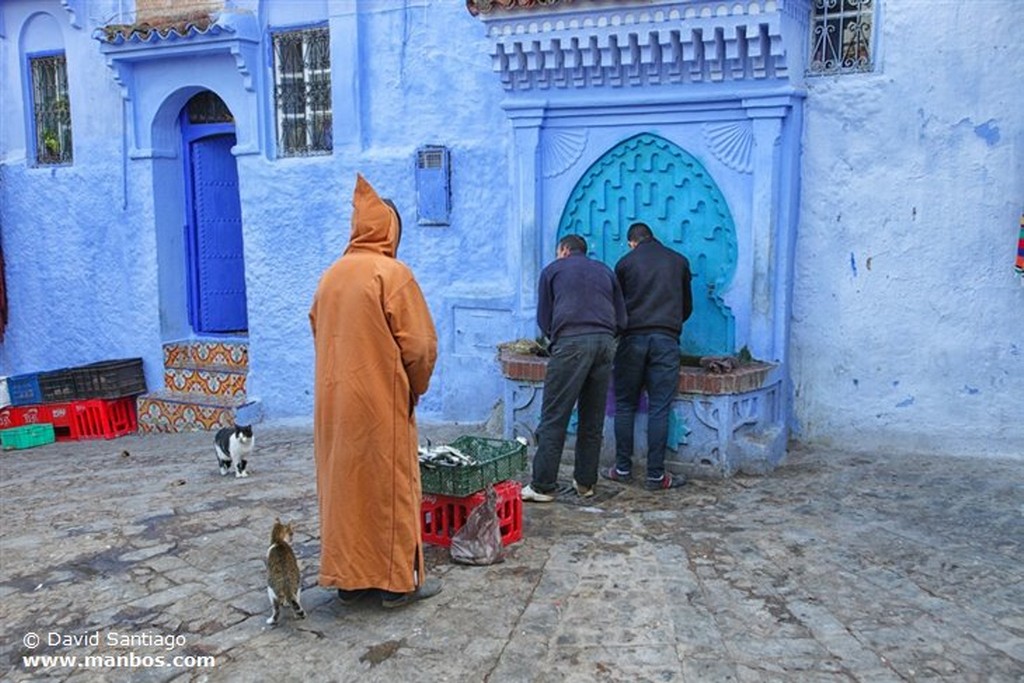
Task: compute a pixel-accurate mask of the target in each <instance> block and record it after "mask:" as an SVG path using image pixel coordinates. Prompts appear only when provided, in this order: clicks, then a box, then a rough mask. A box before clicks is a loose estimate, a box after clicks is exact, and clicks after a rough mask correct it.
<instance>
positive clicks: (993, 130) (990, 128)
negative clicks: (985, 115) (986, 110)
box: [974, 119, 999, 147]
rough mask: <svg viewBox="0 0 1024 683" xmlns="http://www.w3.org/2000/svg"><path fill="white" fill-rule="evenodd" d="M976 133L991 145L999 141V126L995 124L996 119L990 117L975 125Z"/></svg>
mask: <svg viewBox="0 0 1024 683" xmlns="http://www.w3.org/2000/svg"><path fill="white" fill-rule="evenodd" d="M974 134H975V135H977V136H978V137H979V138H981V139H982V140H984V141H985V144H987V145H988V146H989V147H992V146H993V145H995V144H996V143H997V142H999V126H997V125H995V119H989V120H988V121H986V122H985V123H983V124H981V125H980V126H975V127H974Z"/></svg>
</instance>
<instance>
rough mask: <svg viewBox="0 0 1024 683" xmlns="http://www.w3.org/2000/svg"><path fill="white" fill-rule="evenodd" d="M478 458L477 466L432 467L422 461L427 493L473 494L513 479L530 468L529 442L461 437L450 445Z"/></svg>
mask: <svg viewBox="0 0 1024 683" xmlns="http://www.w3.org/2000/svg"><path fill="white" fill-rule="evenodd" d="M448 445H449V446H451V447H452V448H457V449H459V450H460V451H462V452H463V453H465V454H466V455H468V456H470V457H472V458H473V459H474V460H476V462H477V464H476V465H461V466H458V467H444V466H434V467H428V466H425V465H424V464H423V463H420V480H421V481H422V487H423V492H424V493H433V494H437V495H442V496H458V497H462V496H471V495H473V494H474V493H476V492H477V491H482V490H484V489H485V488H487V485H488V484H497V483H498V482H499V481H505V480H506V479H512V478H514V477H515V476H516V475H517V474H519V473H520V472H522V471H523V470H524V469H526V444H523V443H520V442H519V441H505V440H503V439H489V438H487V437H483V436H460V437H459V438H457V439H455V441H452V442H451V443H450V444H448Z"/></svg>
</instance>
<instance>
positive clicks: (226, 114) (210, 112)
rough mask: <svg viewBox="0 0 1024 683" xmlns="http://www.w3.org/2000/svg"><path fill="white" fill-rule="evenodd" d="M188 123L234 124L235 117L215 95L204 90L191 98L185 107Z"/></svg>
mask: <svg viewBox="0 0 1024 683" xmlns="http://www.w3.org/2000/svg"><path fill="white" fill-rule="evenodd" d="M186 107H187V109H188V121H189V123H234V122H235V117H234V116H232V115H231V110H230V109H228V106H227V105H226V104H224V100H222V99H221V98H220V97H218V96H217V93H214V92H211V91H209V90H204V91H203V92H201V93H197V94H196V95H193V96H192V99H190V100H189V101H188V104H187V105H186Z"/></svg>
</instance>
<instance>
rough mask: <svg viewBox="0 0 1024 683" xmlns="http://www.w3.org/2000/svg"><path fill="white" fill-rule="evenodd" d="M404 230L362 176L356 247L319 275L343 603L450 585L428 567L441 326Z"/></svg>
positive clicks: (395, 598) (352, 242) (321, 389)
mask: <svg viewBox="0 0 1024 683" xmlns="http://www.w3.org/2000/svg"><path fill="white" fill-rule="evenodd" d="M401 235H402V219H401V216H400V215H399V213H398V210H397V209H396V208H395V205H394V204H393V203H392V202H391V201H390V200H387V199H382V198H381V197H379V196H378V195H377V192H376V191H375V190H374V189H373V187H371V186H370V184H369V183H368V182H366V180H365V179H364V178H363V177H362V176H361V175H360V176H358V177H357V179H356V187H355V192H354V193H353V196H352V235H351V237H350V239H349V243H348V247H347V248H346V249H345V253H344V254H343V255H342V256H341V258H339V259H338V260H337V261H335V262H334V264H333V265H331V267H330V268H328V269H327V270H326V271H325V272H324V274H323V276H322V277H321V278H320V283H319V285H318V286H317V290H316V294H315V295H314V297H313V305H312V308H311V309H310V312H309V321H310V324H311V325H312V329H313V340H314V345H315V350H316V377H315V394H314V406H313V413H314V424H313V448H314V453H315V459H316V484H317V497H318V499H319V504H320V538H321V545H320V573H319V582H320V585H321V586H325V587H329V588H336V589H338V597H339V599H340V600H341V601H342V603H343V604H350V603H352V602H355V601H356V600H359V599H361V598H363V597H365V596H369V595H379V596H380V600H381V604H382V605H383V606H384V607H386V608H388V607H399V606H401V605H406V604H409V603H410V602H414V601H416V600H421V599H424V598H429V597H431V596H433V595H436V594H437V593H439V592H440V591H441V581H440V579H437V578H433V577H431V578H429V579H428V578H427V577H426V573H425V568H424V562H423V536H422V532H421V529H420V504H421V496H422V493H421V490H420V470H419V459H418V453H417V444H418V440H417V433H416V418H415V415H414V411H415V407H416V404H417V402H418V401H419V397H420V396H422V395H423V394H424V393H426V391H427V387H428V384H429V382H430V375H431V373H432V372H433V370H434V363H435V361H436V360H437V333H436V331H435V329H434V323H433V320H432V319H431V317H430V310H429V309H428V308H427V303H426V300H425V299H424V298H423V293H422V292H421V291H420V287H419V285H418V284H417V283H416V280H415V279H414V278H413V274H412V271H411V270H410V269H409V267H408V266H406V265H405V264H404V263H402V262H401V261H399V260H397V258H396V255H397V253H398V244H399V241H400V240H401Z"/></svg>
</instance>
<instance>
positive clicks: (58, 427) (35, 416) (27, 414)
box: [0, 403, 78, 441]
mask: <svg viewBox="0 0 1024 683" xmlns="http://www.w3.org/2000/svg"><path fill="white" fill-rule="evenodd" d="M72 405H73V404H71V403H39V404H35V405H27V406H8V407H7V408H4V409H3V410H0V429H7V428H10V427H24V426H26V425H33V424H45V423H47V422H49V423H50V424H52V425H53V433H54V436H55V437H57V441H72V440H75V439H77V438H78V432H77V430H76V425H75V419H74V409H73V408H72Z"/></svg>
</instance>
